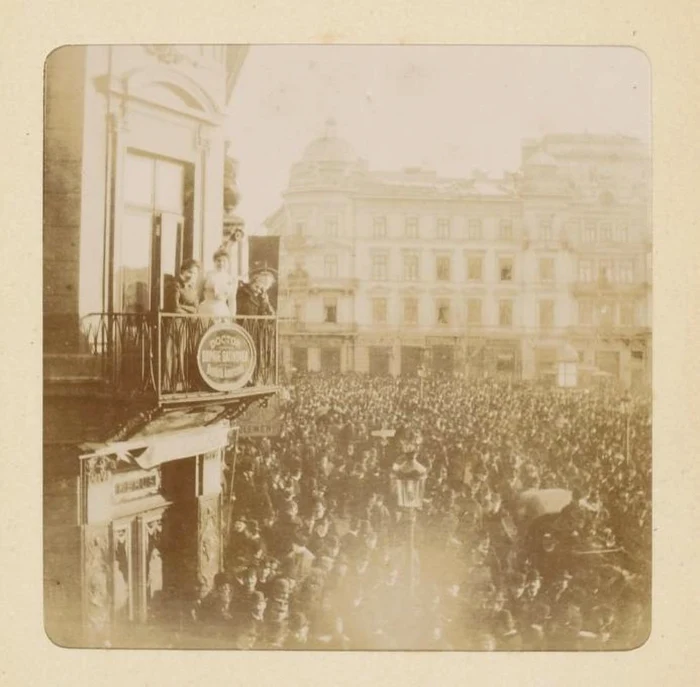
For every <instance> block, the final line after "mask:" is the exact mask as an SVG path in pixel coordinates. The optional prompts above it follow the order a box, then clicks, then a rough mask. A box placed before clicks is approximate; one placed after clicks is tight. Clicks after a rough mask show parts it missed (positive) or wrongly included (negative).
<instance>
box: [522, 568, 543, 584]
mask: <svg viewBox="0 0 700 687" xmlns="http://www.w3.org/2000/svg"><path fill="white" fill-rule="evenodd" d="M541 581H542V575H540V573H539V570H537V569H536V568H531V569H530V570H528V571H527V573H526V575H525V582H526V583H527V584H530V583H531V582H541Z"/></svg>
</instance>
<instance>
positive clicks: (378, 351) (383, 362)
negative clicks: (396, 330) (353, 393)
mask: <svg viewBox="0 0 700 687" xmlns="http://www.w3.org/2000/svg"><path fill="white" fill-rule="evenodd" d="M390 357H391V349H390V348H389V347H388V346H371V347H370V349H369V373H370V374H371V375H373V376H376V377H384V376H386V375H388V374H389V360H390Z"/></svg>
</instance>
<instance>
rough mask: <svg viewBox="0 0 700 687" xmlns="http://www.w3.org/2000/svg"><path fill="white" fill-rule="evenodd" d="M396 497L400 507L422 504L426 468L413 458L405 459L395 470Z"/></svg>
mask: <svg viewBox="0 0 700 687" xmlns="http://www.w3.org/2000/svg"><path fill="white" fill-rule="evenodd" d="M395 478H396V498H397V502H398V505H399V507H400V508H411V509H419V508H421V507H422V506H423V496H424V493H425V478H426V469H425V468H424V467H423V466H422V465H421V464H420V463H419V462H418V461H416V460H415V459H414V460H412V461H407V462H406V463H404V465H402V466H401V467H400V468H399V469H398V470H396V472H395Z"/></svg>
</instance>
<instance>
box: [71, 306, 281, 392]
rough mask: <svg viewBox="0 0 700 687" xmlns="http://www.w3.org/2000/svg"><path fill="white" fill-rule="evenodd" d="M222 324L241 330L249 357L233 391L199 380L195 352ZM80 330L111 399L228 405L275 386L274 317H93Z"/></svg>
mask: <svg viewBox="0 0 700 687" xmlns="http://www.w3.org/2000/svg"><path fill="white" fill-rule="evenodd" d="M226 324H235V325H238V326H239V327H242V328H243V329H244V330H245V332H247V334H248V335H249V336H250V339H251V340H252V346H253V347H254V349H255V353H254V354H253V355H252V356H250V360H249V361H248V366H249V367H248V374H246V379H245V381H243V379H241V384H240V387H239V388H229V387H231V386H235V385H226V384H221V387H220V389H221V390H217V389H216V387H215V386H214V387H212V386H211V382H210V383H209V384H207V383H206V382H205V381H204V377H203V373H202V372H201V369H202V368H201V362H202V361H201V356H200V355H199V348H200V342H201V341H202V337H203V336H204V334H205V333H206V332H209V330H210V329H211V327H212V326H213V325H226ZM81 331H82V335H83V337H84V342H85V343H86V345H87V352H88V355H89V357H90V360H91V366H92V369H93V371H94V373H96V375H97V376H98V378H99V380H100V382H101V390H102V392H103V393H106V394H109V395H110V396H113V397H114V396H116V397H120V398H126V399H133V400H137V399H138V400H141V399H143V400H149V401H152V402H153V403H155V404H157V405H158V406H172V405H185V404H193V403H213V402H229V401H232V400H235V399H238V398H250V397H259V396H262V395H267V394H270V393H273V392H274V391H275V387H276V385H277V380H278V363H279V361H278V356H277V339H278V325H277V318H276V317H274V316H271V317H231V318H215V319H214V318H211V317H206V316H200V315H173V314H165V313H159V314H156V315H152V314H149V313H145V314H131V313H94V314H90V315H87V316H85V317H84V318H83V319H82V321H81ZM241 336H242V339H245V336H244V335H241ZM222 369H223V368H222Z"/></svg>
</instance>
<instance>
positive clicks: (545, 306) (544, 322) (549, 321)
mask: <svg viewBox="0 0 700 687" xmlns="http://www.w3.org/2000/svg"><path fill="white" fill-rule="evenodd" d="M553 326H554V301H553V300H544V301H540V327H541V328H542V329H551V328H552V327H553Z"/></svg>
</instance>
